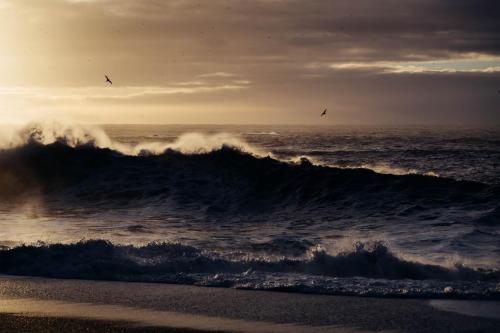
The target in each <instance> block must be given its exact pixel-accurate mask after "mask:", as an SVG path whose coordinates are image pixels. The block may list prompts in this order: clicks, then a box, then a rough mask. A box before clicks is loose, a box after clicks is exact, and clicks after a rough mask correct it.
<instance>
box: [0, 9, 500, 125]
mask: <svg viewBox="0 0 500 333" xmlns="http://www.w3.org/2000/svg"><path fill="white" fill-rule="evenodd" d="M10 3H11V5H10V6H9V7H8V8H7V9H3V10H4V11H5V10H7V11H9V15H8V16H6V19H5V20H3V22H0V28H2V29H3V30H4V31H9V34H10V35H14V36H15V37H16V40H15V42H11V43H8V45H9V49H8V53H9V57H10V59H16V61H17V63H18V65H17V66H10V67H9V68H7V70H9V71H10V73H11V75H10V76H5V75H4V77H2V78H0V85H1V84H10V85H23V84H25V82H26V81H29V82H31V83H32V84H33V85H36V86H44V85H45V86H88V85H91V86H94V85H95V82H96V80H100V79H101V76H102V73H103V72H107V73H113V77H114V79H115V81H116V82H117V84H122V85H125V84H126V83H128V85H133V86H155V87H161V86H171V85H173V84H174V85H175V84H176V82H183V81H194V80H200V75H202V74H206V73H214V72H227V73H231V74H234V75H235V76H234V77H229V76H228V77H218V78H217V77H211V78H210V77H201V78H203V79H204V80H205V81H210V82H205V84H208V85H210V84H212V85H220V84H232V83H231V82H232V80H240V81H241V80H242V81H245V80H246V81H249V82H251V83H250V84H248V87H245V89H241V90H238V91H230V90H228V91H226V90H221V91H217V92H215V91H214V92H213V93H209V92H203V93H200V94H189V95H188V94H184V95H182V94H179V95H175V94H164V95H160V94H158V95H154V96H149V95H148V96H142V97H140V98H137V99H136V100H133V101H132V100H127V101H126V103H127V104H129V105H146V106H147V105H155V106H157V105H161V104H171V105H183V104H184V105H197V106H198V108H199V109H201V110H202V109H203V107H204V106H207V105H210V108H211V109H213V108H214V106H216V105H217V104H219V105H220V107H221V109H230V108H233V107H234V108H237V107H241V106H245V107H246V109H247V110H250V109H252V110H254V109H255V110H270V109H271V110H274V112H273V113H272V114H271V113H269V112H267V113H264V112H261V113H259V112H258V111H256V117H257V118H256V120H255V121H256V122H266V121H273V122H314V121H316V120H315V118H314V119H313V120H311V119H310V118H309V115H308V114H307V113H306V112H305V111H304V110H309V109H314V110H316V109H315V108H321V107H322V106H323V105H325V104H328V105H332V106H333V109H332V114H333V115H335V114H336V115H337V116H338V117H337V118H336V119H335V121H338V122H344V123H364V122H372V123H373V122H381V123H384V122H410V123H412V122H433V121H435V122H446V121H457V120H458V121H464V122H465V121H470V122H481V121H483V122H489V123H491V122H496V123H500V117H499V115H498V110H499V106H500V101H499V100H500V98H499V96H500V95H498V94H497V93H496V91H497V90H498V89H499V88H500V60H499V59H500V38H498V36H500V20H499V19H498V18H499V17H500V2H498V1H490V0H477V1H467V0H378V1H373V0H357V1H343V0H312V1H303V0H255V1H247V0H211V1H202V0H184V1H179V0H171V1H167V0H148V1H136V0H93V1H92V0H87V1H85V0H80V1H75V0H52V1H39V0H15V1H14V0H11V1H10ZM19 22H22V25H21V24H19ZM2 25H3V26H2ZM4 28H5V29H4ZM6 52H7V51H6ZM463 58H467V59H469V61H472V62H473V61H474V60H475V59H477V60H478V61H481V59H483V60H484V59H488V61H490V62H492V63H493V65H491V66H490V67H498V70H491V71H490V72H488V73H486V72H484V73H480V71H481V70H483V71H484V66H483V67H481V68H479V67H478V70H477V73H474V68H472V70H471V72H469V73H466V72H464V71H460V70H458V71H457V72H456V73H452V72H453V70H454V69H459V68H458V67H457V68H454V67H453V66H456V64H455V65H454V63H453V62H454V61H455V62H456V61H459V60H460V59H463ZM33 59H36V61H33ZM443 60H449V63H447V64H446V66H448V67H449V68H448V67H447V68H446V70H447V71H448V72H447V73H440V72H439V71H432V70H429V71H424V72H423V73H415V72H412V71H411V70H408V71H402V72H401V73H398V74H396V73H387V71H384V70H383V69H384V66H385V65H383V64H382V65H380V63H390V64H391V66H397V65H398V62H402V64H403V66H407V67H408V66H410V65H411V64H405V62H419V61H427V62H434V61H443ZM343 63H362V65H360V66H359V68H357V69H356V70H352V68H348V69H343V70H340V69H339V68H337V67H335V66H333V67H332V66H330V64H343ZM370 64H375V65H374V66H371V65H370ZM427 65H428V64H424V65H423V66H427ZM443 66H444V65H443ZM408 68H409V67H408ZM209 78H210V80H209ZM216 79H217V80H216ZM105 103H106V104H109V103H113V101H110V100H106V101H105ZM116 103H124V101H118V102H116ZM335 112H336V113H335ZM314 114H315V113H314Z"/></svg>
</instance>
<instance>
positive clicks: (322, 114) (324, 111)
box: [321, 109, 327, 117]
mask: <svg viewBox="0 0 500 333" xmlns="http://www.w3.org/2000/svg"><path fill="white" fill-rule="evenodd" d="M326 110H327V109H324V110H323V112H322V113H321V117H323V116H324V115H326Z"/></svg>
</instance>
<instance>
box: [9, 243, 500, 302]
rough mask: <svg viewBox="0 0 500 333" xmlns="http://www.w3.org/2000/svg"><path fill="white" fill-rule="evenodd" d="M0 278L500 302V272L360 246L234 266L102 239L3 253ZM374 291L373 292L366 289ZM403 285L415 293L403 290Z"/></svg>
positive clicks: (198, 253) (213, 256)
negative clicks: (426, 261) (418, 259)
mask: <svg viewBox="0 0 500 333" xmlns="http://www.w3.org/2000/svg"><path fill="white" fill-rule="evenodd" d="M0 272H1V273H5V274H13V275H31V276H45V277H53V278H80V279H98V280H102V279H104V280H123V281H147V282H168V283H183V284H198V285H211V286H224V287H239V288H250V289H273V290H289V291H306V292H316V293H333V294H360V295H367V294H368V295H372V294H373V293H378V294H377V296H411V297H442V296H446V297H469V298H471V297H472V298H495V299H498V298H500V290H498V288H497V285H496V283H498V282H499V281H500V272H499V271H493V270H490V271H487V270H475V269H472V268H468V267H465V266H455V267H453V268H446V267H442V266H438V265H430V264H423V263H419V262H415V261H407V260H404V259H401V258H398V257H397V256H395V255H394V254H392V253H391V251H390V250H389V249H388V248H387V247H386V246H385V245H384V244H382V243H373V244H364V243H357V244H356V245H355V247H354V248H353V249H352V250H350V251H345V252H340V253H337V254H335V255H332V254H329V253H327V252H325V251H324V250H322V249H311V250H310V252H309V253H308V255H307V256H305V257H303V258H298V259H297V258H295V259H287V258H282V259H276V260H271V259H265V258H264V259H229V258H225V257H224V256H223V255H220V254H217V253H213V252H205V251H202V250H200V249H198V248H195V247H192V246H186V245H182V244H171V243H151V244H148V245H146V246H142V247H134V246H131V245H115V244H112V243H111V242H108V241H102V240H91V241H81V242H78V243H74V244H51V245H45V244H38V245H30V246H19V247H14V248H11V249H3V250H0ZM338 279H340V280H338ZM368 285H371V287H372V289H366V286H368ZM403 285H404V286H406V288H409V289H407V290H406V291H405V290H403V289H402V288H401V287H402V286H403ZM419 287H420V288H421V289H420V290H419V289H418V288H419ZM409 290H410V291H411V293H409ZM461 291H462V292H461Z"/></svg>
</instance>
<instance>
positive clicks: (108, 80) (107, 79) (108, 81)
mask: <svg viewBox="0 0 500 333" xmlns="http://www.w3.org/2000/svg"><path fill="white" fill-rule="evenodd" d="M104 77H105V78H106V83H109V84H113V82H111V80H110V79H109V77H108V76H107V75H104Z"/></svg>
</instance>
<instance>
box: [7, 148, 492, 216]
mask: <svg viewBox="0 0 500 333" xmlns="http://www.w3.org/2000/svg"><path fill="white" fill-rule="evenodd" d="M0 171H1V173H0V189H1V190H0V196H1V197H2V198H3V199H14V200H15V199H16V198H19V197H23V196H27V195H35V194H38V195H40V194H42V195H43V197H44V199H45V200H50V199H51V198H58V200H60V201H70V200H71V201H74V200H78V201H81V202H93V203H95V202H98V201H100V202H102V203H106V202H107V203H110V204H112V203H113V202H114V203H116V202H120V204H123V203H125V204H126V203H127V202H133V201H137V200H141V201H142V202H144V200H152V199H154V200H155V201H158V200H159V201H161V200H169V201H173V202H175V203H177V204H182V205H187V206H189V205H191V204H196V205H198V206H203V207H206V209H207V211H208V212H212V213H217V212H229V211H236V210H240V211H245V210H252V209H256V208H257V207H258V208H259V209H266V208H273V209H277V208H280V207H281V208H284V207H298V208H304V207H318V206H322V207H328V208H329V209H333V208H338V209H342V208H352V207H354V206H355V207H357V209H361V210H363V209H370V208H379V209H380V208H384V209H386V210H387V209H400V207H401V205H403V206H406V205H407V204H408V203H411V205H412V206H418V207H422V209H426V208H429V207H433V206H439V207H446V206H447V205H448V206H449V205H460V206H463V207H466V206H468V205H469V206H472V205H474V206H485V207H484V209H492V208H494V207H493V206H492V203H494V202H495V201H497V200H498V198H499V193H500V191H499V189H498V188H497V187H494V186H490V185H486V184H482V183H476V182H467V181H455V180H452V179H446V178H439V177H433V176H423V175H387V174H378V173H376V172H374V171H371V170H368V169H361V168H360V169H342V168H335V167H325V166H317V165H313V164H312V163H310V162H309V161H308V160H307V159H302V160H301V161H300V162H298V163H286V162H282V161H279V160H276V159H273V158H272V157H269V156H268V157H259V156H256V155H253V154H251V153H248V152H245V151H242V150H240V149H239V148H237V147H234V146H227V145H223V146H222V147H221V148H219V149H215V150H212V151H209V152H203V153H196V154H188V153H182V152H179V151H177V150H174V149H171V148H167V149H166V150H165V151H164V152H163V153H161V154H158V155H153V154H149V153H143V154H140V155H138V156H130V155H124V154H123V153H121V152H119V151H115V150H112V149H109V148H98V147H96V146H94V145H93V144H91V143H85V144H82V145H77V146H75V147H72V146H71V145H68V144H67V142H55V143H51V144H47V145H43V144H41V143H38V142H31V143H27V144H25V145H22V146H19V147H16V148H11V149H6V150H3V151H1V152H0ZM325 205H328V206H325Z"/></svg>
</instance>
